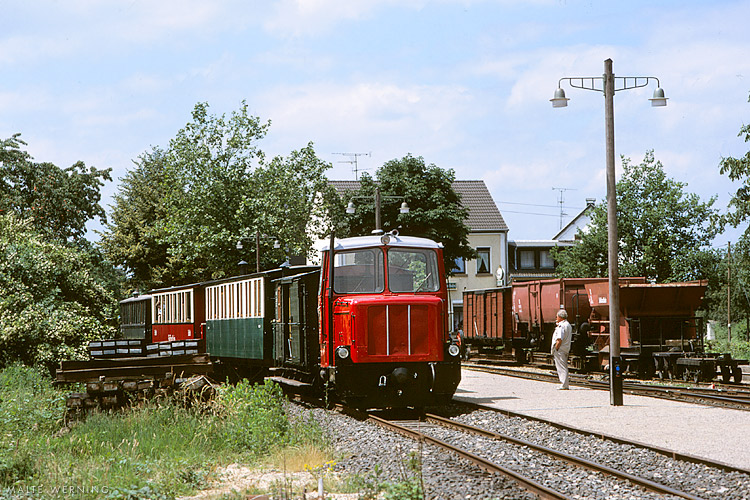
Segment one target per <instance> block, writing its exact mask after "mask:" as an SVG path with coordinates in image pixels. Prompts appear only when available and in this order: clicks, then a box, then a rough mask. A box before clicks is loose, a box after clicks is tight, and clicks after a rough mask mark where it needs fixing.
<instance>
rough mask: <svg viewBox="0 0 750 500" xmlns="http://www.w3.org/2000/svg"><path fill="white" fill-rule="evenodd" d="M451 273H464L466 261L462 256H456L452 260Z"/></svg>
mask: <svg viewBox="0 0 750 500" xmlns="http://www.w3.org/2000/svg"><path fill="white" fill-rule="evenodd" d="M452 271H453V274H466V261H465V260H464V258H463V257H456V260H454V261H453V269H452Z"/></svg>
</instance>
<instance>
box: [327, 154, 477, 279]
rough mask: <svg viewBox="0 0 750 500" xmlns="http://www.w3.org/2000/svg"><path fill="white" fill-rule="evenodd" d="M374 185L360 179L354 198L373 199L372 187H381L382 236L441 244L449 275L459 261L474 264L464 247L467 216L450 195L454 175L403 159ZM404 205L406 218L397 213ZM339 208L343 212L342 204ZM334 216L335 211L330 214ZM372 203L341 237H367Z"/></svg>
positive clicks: (385, 167) (366, 178) (386, 169)
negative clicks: (397, 233)
mask: <svg viewBox="0 0 750 500" xmlns="http://www.w3.org/2000/svg"><path fill="white" fill-rule="evenodd" d="M376 177H377V180H376V179H373V178H372V177H371V176H369V175H368V174H366V173H365V174H363V175H362V178H361V182H360V188H359V190H358V191H356V192H354V193H351V195H352V196H354V197H358V198H359V197H362V198H367V199H370V200H373V199H374V194H375V187H376V186H379V187H380V192H381V196H383V197H390V198H383V201H382V203H381V210H380V214H381V225H382V228H383V229H384V230H386V231H388V230H390V229H398V230H399V231H400V232H401V234H404V235H409V236H420V237H423V238H429V239H431V240H434V241H438V242H441V243H442V244H443V246H444V252H443V256H444V260H445V268H446V270H448V271H449V272H450V270H451V269H453V266H454V262H455V260H456V259H457V258H458V257H463V258H465V259H471V258H474V257H475V256H476V255H475V253H474V250H473V249H472V248H471V247H470V246H469V240H468V235H469V228H468V227H467V226H466V223H465V221H466V218H467V216H468V210H467V209H466V208H464V207H463V206H462V205H461V199H460V197H459V195H458V194H457V193H456V192H455V191H454V190H453V187H452V183H453V181H454V180H455V173H454V172H453V170H445V169H442V168H439V167H437V166H435V165H434V164H430V165H426V164H425V161H424V158H422V157H421V156H420V157H414V156H412V155H410V154H409V155H406V156H405V157H403V158H401V159H394V160H391V161H388V162H386V163H385V164H383V166H382V167H380V168H379V169H378V170H377V172H376ZM402 200H403V201H406V203H408V205H409V208H410V210H409V213H408V214H401V213H399V206H400V205H401V203H402ZM346 201H348V199H347V200H343V199H342V200H339V202H338V207H339V208H340V209H341V212H343V205H344V202H346ZM333 213H337V211H333ZM374 221H375V206H374V202H370V203H363V204H362V205H361V206H360V205H358V207H357V211H356V212H355V213H354V214H353V215H350V216H348V217H347V218H346V219H345V222H344V224H345V227H344V229H343V231H342V235H344V236H359V235H363V234H370V232H371V231H372V229H374Z"/></svg>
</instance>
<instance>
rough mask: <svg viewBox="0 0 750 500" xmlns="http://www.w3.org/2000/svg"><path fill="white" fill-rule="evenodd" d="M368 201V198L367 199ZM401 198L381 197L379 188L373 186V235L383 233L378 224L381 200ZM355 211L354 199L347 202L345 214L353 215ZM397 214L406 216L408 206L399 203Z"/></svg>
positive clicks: (398, 198)
mask: <svg viewBox="0 0 750 500" xmlns="http://www.w3.org/2000/svg"><path fill="white" fill-rule="evenodd" d="M356 198H365V197H359V196H357V197H356ZM367 198H368V199H369V197H367ZM403 198H404V197H403V196H383V195H381V194H380V186H375V195H374V200H375V230H374V231H373V232H372V233H373V234H380V233H382V232H383V228H382V227H381V222H380V203H381V200H402V199H403ZM355 211H356V208H355V206H354V199H352V200H349V204H348V205H347V206H346V213H348V214H350V215H351V214H353V213H354V212H355ZM398 211H399V213H401V214H408V213H409V205H407V204H406V202H405V201H404V202H402V203H401V207H400V208H399V209H398Z"/></svg>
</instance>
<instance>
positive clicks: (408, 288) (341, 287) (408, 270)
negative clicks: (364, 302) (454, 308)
mask: <svg viewBox="0 0 750 500" xmlns="http://www.w3.org/2000/svg"><path fill="white" fill-rule="evenodd" d="M384 260H385V256H384V255H383V250H382V249H381V248H365V249H357V250H349V251H340V252H337V253H336V256H335V258H334V267H335V270H334V274H333V281H334V282H333V290H334V291H335V292H336V293H382V292H383V291H384V290H385V272H386V271H385V262H384ZM387 273H388V289H389V290H390V291H391V292H400V293H409V292H411V293H418V292H437V291H439V290H440V274H439V272H438V261H437V254H436V253H435V252H434V251H432V250H428V249H417V248H389V249H388V271H387Z"/></svg>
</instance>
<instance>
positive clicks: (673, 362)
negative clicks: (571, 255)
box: [464, 277, 747, 382]
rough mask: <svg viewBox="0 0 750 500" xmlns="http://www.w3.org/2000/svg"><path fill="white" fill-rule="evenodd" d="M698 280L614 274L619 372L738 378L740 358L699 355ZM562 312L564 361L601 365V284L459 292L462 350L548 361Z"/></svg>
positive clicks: (604, 329) (605, 355)
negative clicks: (566, 336) (566, 345)
mask: <svg viewBox="0 0 750 500" xmlns="http://www.w3.org/2000/svg"><path fill="white" fill-rule="evenodd" d="M706 285H707V282H706V281H692V282H682V283H667V284H653V283H647V282H646V279H645V278H642V277H627V278H620V324H619V325H618V330H619V336H620V355H621V358H622V361H623V368H624V371H625V373H626V374H631V375H638V376H640V377H642V378H651V377H653V376H659V377H661V378H682V379H685V380H694V381H696V382H697V381H708V380H711V379H713V378H714V377H715V376H716V375H717V374H719V375H721V377H722V380H723V381H725V382H728V381H729V380H730V379H734V381H735V382H739V381H740V380H741V378H742V371H741V369H740V367H739V365H741V364H746V363H747V361H746V360H735V359H732V358H731V356H730V355H729V354H715V353H706V352H705V349H704V345H703V320H702V318H700V317H698V316H697V315H696V310H697V309H698V308H699V307H700V306H701V303H702V300H703V295H704V294H705V290H706ZM561 308H564V309H566V310H567V311H568V320H569V321H570V323H571V325H572V326H573V345H572V349H571V357H570V363H571V365H572V366H573V368H576V369H579V370H605V371H606V370H607V368H608V363H609V339H610V324H609V282H608V280H607V278H563V279H551V280H535V281H522V282H515V283H513V284H512V286H511V287H506V288H503V289H500V288H497V289H489V290H472V291H466V292H464V342H465V343H466V344H467V348H468V349H469V352H485V353H487V352H490V351H494V352H496V353H497V352H501V353H504V354H505V355H506V356H510V355H511V354H512V357H513V359H515V360H516V361H520V362H522V361H524V360H533V361H536V362H542V363H545V362H549V359H548V358H549V354H548V353H549V351H550V344H551V338H552V333H553V332H554V328H555V317H556V313H557V311H558V310H559V309H561Z"/></svg>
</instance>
